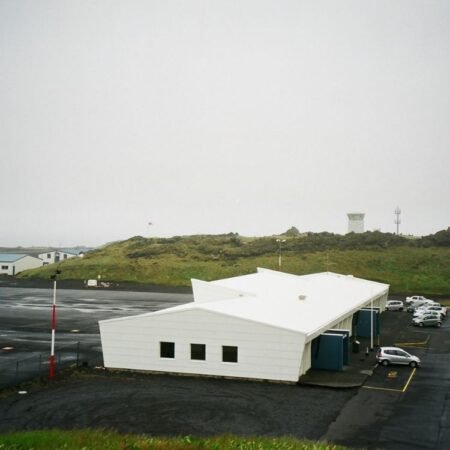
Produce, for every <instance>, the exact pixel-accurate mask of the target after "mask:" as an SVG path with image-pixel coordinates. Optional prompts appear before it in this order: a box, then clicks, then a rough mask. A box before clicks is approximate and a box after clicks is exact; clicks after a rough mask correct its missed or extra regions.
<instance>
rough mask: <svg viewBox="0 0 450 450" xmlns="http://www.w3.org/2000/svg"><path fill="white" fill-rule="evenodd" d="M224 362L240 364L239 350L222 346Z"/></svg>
mask: <svg viewBox="0 0 450 450" xmlns="http://www.w3.org/2000/svg"><path fill="white" fill-rule="evenodd" d="M222 361H223V362H232V363H237V362H238V348H237V347H231V346H229V345H224V346H222Z"/></svg>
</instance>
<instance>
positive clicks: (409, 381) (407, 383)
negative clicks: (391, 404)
mask: <svg viewBox="0 0 450 450" xmlns="http://www.w3.org/2000/svg"><path fill="white" fill-rule="evenodd" d="M416 370H417V369H416V368H415V367H414V369H413V371H412V372H411V375H410V376H409V378H408V381H407V382H406V384H405V387H404V388H403V391H402V392H406V389H408V386H409V383H411V380H412V378H413V376H414V374H415V373H416Z"/></svg>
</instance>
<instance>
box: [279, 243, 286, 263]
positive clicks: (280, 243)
mask: <svg viewBox="0 0 450 450" xmlns="http://www.w3.org/2000/svg"><path fill="white" fill-rule="evenodd" d="M277 242H278V268H279V269H280V270H281V243H282V242H286V239H277Z"/></svg>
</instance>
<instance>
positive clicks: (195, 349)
mask: <svg viewBox="0 0 450 450" xmlns="http://www.w3.org/2000/svg"><path fill="white" fill-rule="evenodd" d="M191 359H197V360H200V361H204V360H205V359H206V345H205V344H191Z"/></svg>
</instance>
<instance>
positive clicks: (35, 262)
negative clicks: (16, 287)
mask: <svg viewBox="0 0 450 450" xmlns="http://www.w3.org/2000/svg"><path fill="white" fill-rule="evenodd" d="M41 266H42V261H41V260H40V259H39V258H34V257H33V256H24V257H23V258H20V259H18V260H17V261H14V262H2V263H0V274H6V275H17V274H18V273H19V272H23V271H24V270H28V269H35V268H36V267H41Z"/></svg>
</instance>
